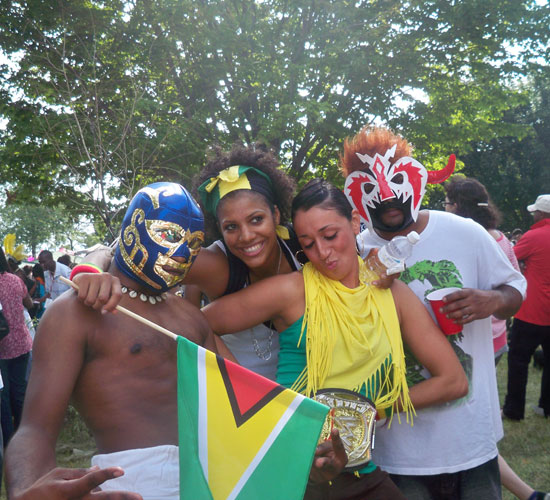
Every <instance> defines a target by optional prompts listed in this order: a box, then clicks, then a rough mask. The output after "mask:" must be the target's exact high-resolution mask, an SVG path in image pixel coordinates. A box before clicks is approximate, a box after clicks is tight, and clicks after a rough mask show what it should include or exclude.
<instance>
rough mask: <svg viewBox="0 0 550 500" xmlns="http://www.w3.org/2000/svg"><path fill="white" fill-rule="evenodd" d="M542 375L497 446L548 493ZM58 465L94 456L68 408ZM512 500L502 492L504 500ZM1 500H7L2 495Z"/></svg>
mask: <svg viewBox="0 0 550 500" xmlns="http://www.w3.org/2000/svg"><path fill="white" fill-rule="evenodd" d="M506 376H507V360H506V355H505V356H503V358H502V360H501V361H500V363H499V364H498V367H497V379H498V388H499V394H500V402H501V406H502V403H503V400H504V395H505V394H506ZM540 379H541V371H540V370H537V369H535V368H533V366H532V365H531V367H530V368H529V382H528V384H527V405H526V406H527V408H526V410H525V420H523V421H522V422H511V421H509V420H504V422H503V423H504V438H503V439H502V440H501V441H500V443H499V450H500V453H501V455H502V456H503V457H504V458H505V459H506V461H507V462H508V464H510V466H511V467H512V468H513V469H514V470H515V472H516V473H517V474H518V475H519V476H520V477H521V478H522V479H523V480H524V481H525V482H527V483H528V484H530V485H531V486H532V487H533V488H535V489H538V490H540V491H550V473H549V471H550V419H544V418H542V417H539V416H538V415H535V414H534V413H533V411H532V410H531V409H530V408H529V405H530V404H537V403H538V398H539V392H540ZM56 453H57V461H58V464H59V466H61V467H88V466H89V464H90V457H91V456H92V455H93V454H94V453H95V446H94V442H93V439H92V437H91V435H90V433H89V432H88V430H87V429H86V426H85V425H84V424H83V422H82V420H81V419H80V417H79V416H78V414H77V413H76V411H75V410H74V409H73V408H72V407H71V408H69V410H68V412H67V416H66V418H65V426H64V428H63V430H62V432H61V436H60V438H59V440H58V444H57V449H56ZM514 498H515V497H514V496H513V495H511V494H510V493H509V492H508V491H506V490H503V500H513V499H514ZM0 500H6V494H5V492H4V491H2V494H1V495H0Z"/></svg>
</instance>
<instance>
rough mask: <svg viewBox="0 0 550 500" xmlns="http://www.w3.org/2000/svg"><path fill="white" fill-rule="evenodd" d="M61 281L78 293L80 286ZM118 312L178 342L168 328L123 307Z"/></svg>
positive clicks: (118, 308) (63, 279)
mask: <svg viewBox="0 0 550 500" xmlns="http://www.w3.org/2000/svg"><path fill="white" fill-rule="evenodd" d="M59 279H60V280H61V281H62V282H63V283H65V284H66V285H69V286H71V287H73V288H74V289H75V290H76V291H78V285H77V284H76V283H73V282H72V281H71V280H68V279H67V278H65V277H64V276H59ZM115 309H116V310H117V311H120V312H121V313H122V314H126V315H127V316H130V317H131V318H134V319H135V320H137V321H139V322H140V323H143V324H144V325H147V326H149V327H151V328H153V329H154V330H156V331H157V332H160V333H164V335H167V336H168V337H171V338H173V339H174V340H177V339H178V337H179V335H176V334H175V333H174V332H171V331H170V330H167V329H166V328H164V327H162V326H160V325H157V324H156V323H153V322H152V321H149V320H148V319H145V318H144V317H143V316H140V315H139V314H136V313H135V312H132V311H130V310H129V309H126V308H125V307H122V306H116V308H115Z"/></svg>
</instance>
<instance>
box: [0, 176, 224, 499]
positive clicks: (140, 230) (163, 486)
mask: <svg viewBox="0 0 550 500" xmlns="http://www.w3.org/2000/svg"><path fill="white" fill-rule="evenodd" d="M202 224H203V222H202V214H201V212H200V210H199V208H198V206H197V205H196V203H195V202H194V200H193V199H192V198H191V196H190V195H189V194H188V193H187V191H185V189H184V188H182V187H181V186H179V185H177V184H172V183H156V184H152V185H150V186H147V187H145V188H143V189H142V190H140V191H139V192H138V193H137V194H136V196H135V197H134V198H133V200H132V201H131V203H130V206H129V208H128V211H127V213H126V216H125V218H124V221H123V225H122V230H121V238H120V245H119V247H118V248H117V252H116V255H115V257H114V259H113V262H112V264H111V267H110V269H109V273H110V274H111V275H113V276H116V277H118V279H119V280H120V283H121V284H122V287H123V288H122V291H123V294H122V299H121V301H120V304H121V305H122V306H124V307H126V308H128V309H130V310H131V311H134V312H135V313H137V314H139V315H141V316H144V317H145V318H147V319H149V320H150V321H152V322H154V323H157V324H159V325H162V326H163V327H165V328H167V329H169V330H171V331H173V332H176V333H179V334H181V335H183V336H185V337H187V338H188V339H190V340H192V341H193V342H195V343H197V344H199V345H201V346H204V347H205V348H207V349H210V350H212V351H216V348H215V344H214V339H213V335H212V332H211V331H210V328H209V327H208V324H207V322H206V320H205V319H204V317H203V316H202V315H201V313H200V312H199V310H198V309H197V308H195V307H194V306H192V305H191V304H190V303H188V302H187V301H185V300H183V299H181V298H180V297H177V296H175V295H173V294H166V293H165V292H166V291H167V290H168V289H169V288H171V287H173V286H175V285H176V284H177V283H179V282H180V281H181V280H182V279H183V277H184V276H185V274H186V273H187V271H188V270H189V268H190V266H191V264H192V262H193V259H194V257H195V256H196V254H197V253H198V250H199V248H200V245H201V243H202V241H203V230H202V228H203V225H202ZM106 278H107V276H106ZM75 282H76V283H78V277H76V278H75ZM134 291H135V292H137V296H136V294H135V293H134ZM81 292H82V293H84V292H85V291H84V290H83V291H81ZM124 292H126V293H124ZM140 294H143V296H142V297H144V298H145V300H143V298H141V297H140ZM176 375H177V370H176V344H175V342H174V340H173V339H171V338H169V337H166V336H164V335H162V334H160V333H158V332H156V331H154V330H153V329H151V328H149V327H146V326H143V325H141V324H140V323H137V322H135V321H134V320H131V319H129V318H127V317H126V316H125V315H122V314H101V313H100V312H99V311H96V310H94V309H92V308H89V307H87V306H86V305H84V304H83V303H82V302H81V301H80V300H78V298H77V295H76V294H75V293H73V292H66V293H65V294H64V295H62V296H61V297H60V298H59V299H58V300H56V301H55V302H54V303H53V304H52V305H51V306H50V307H49V308H48V310H47V311H46V313H45V314H44V316H43V318H42V320H41V322H40V328H39V330H38V333H37V335H36V339H35V343H34V348H33V369H32V375H31V378H30V381H29V385H28V389H27V395H26V399H25V406H24V410H23V417H22V421H21V425H20V427H19V430H18V432H17V433H16V434H15V435H14V437H13V438H12V440H11V442H10V445H9V449H8V451H7V454H6V473H7V484H8V495H9V498H10V499H13V500H36V499H37V498H40V499H55V500H58V499H69V498H71V499H80V498H82V499H86V500H88V499H92V498H101V499H111V500H114V499H125V500H138V499H141V498H143V499H145V500H148V499H150V500H152V499H158V498H166V499H168V498H170V499H172V498H173V499H178V498H179V477H178V473H179V472H178V453H177V444H178V432H177V399H176V387H177V380H176ZM69 401H71V402H72V404H73V405H74V406H75V407H76V408H77V410H78V411H79V413H80V415H81V416H82V418H83V419H84V421H85V422H86V424H87V425H88V427H89V428H90V430H91V432H92V433H93V436H94V439H95V442H96V445H97V449H98V452H99V454H100V455H99V456H96V457H94V458H93V459H92V464H98V465H99V466H100V467H101V468H100V469H99V470H98V469H92V470H71V469H56V468H55V467H56V460H55V443H56V440H57V437H58V435H59V432H60V429H61V427H62V425H63V420H64V416H65V411H66V409H67V405H68V404H69ZM143 448H145V450H143ZM112 454H114V455H112ZM136 455H138V458H137V459H136ZM132 460H133V461H134V463H135V462H136V461H137V462H141V463H139V464H138V467H135V466H133V464H132ZM114 465H120V466H122V467H123V468H124V471H123V470H122V469H120V468H118V467H111V466H114ZM161 469H162V472H163V475H162V480H161V475H160V472H159V471H160V470H161ZM123 473H124V475H122V474H123ZM120 476H122V477H120ZM111 478H116V479H114V480H110V481H107V482H106V483H103V484H102V485H101V488H102V489H103V490H104V491H102V492H93V489H94V488H95V487H96V486H97V485H99V484H100V483H102V481H105V480H107V479H111ZM144 478H145V480H144ZM146 479H152V484H146V483H147V481H146ZM118 482H120V483H118ZM134 482H135V483H136V486H129V485H133V483H134ZM138 485H139V486H138ZM112 490H132V491H135V493H130V492H129V491H118V492H117V491H112ZM138 493H139V494H138Z"/></svg>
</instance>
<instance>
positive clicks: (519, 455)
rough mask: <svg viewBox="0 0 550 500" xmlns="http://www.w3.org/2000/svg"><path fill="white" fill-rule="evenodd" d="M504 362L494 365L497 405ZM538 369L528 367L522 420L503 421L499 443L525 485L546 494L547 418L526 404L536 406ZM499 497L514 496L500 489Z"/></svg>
mask: <svg viewBox="0 0 550 500" xmlns="http://www.w3.org/2000/svg"><path fill="white" fill-rule="evenodd" d="M507 368H508V366H507V360H506V357H505V356H504V357H503V359H502V360H501V361H500V363H499V364H498V366H497V381H498V392H499V394H500V404H501V407H502V404H503V402H504V396H505V394H506V379H507ZM541 375H542V372H541V370H538V369H535V368H533V364H532V363H531V366H530V368H529V381H528V383H527V403H526V408H525V419H524V420H522V421H521V422H513V421H510V420H506V419H504V420H503V424H504V438H503V439H502V440H501V441H500V442H499V445H498V448H499V451H500V454H501V455H502V456H503V457H504V458H505V459H506V461H507V462H508V464H509V465H510V466H511V467H512V469H514V471H515V472H516V474H517V475H518V476H519V477H521V478H522V479H523V480H524V481H525V482H526V483H527V484H529V485H530V486H531V487H533V488H535V489H536V490H539V491H547V492H548V491H550V419H545V418H542V417H539V416H538V415H535V413H534V412H533V411H532V410H531V408H530V405H532V404H535V405H536V404H538V401H539V396H540V380H541ZM502 498H503V499H504V500H512V499H514V498H516V497H514V496H513V495H511V494H510V493H509V492H508V491H506V490H504V491H503V495H502Z"/></svg>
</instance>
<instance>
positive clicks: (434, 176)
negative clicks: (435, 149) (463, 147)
mask: <svg viewBox="0 0 550 500" xmlns="http://www.w3.org/2000/svg"><path fill="white" fill-rule="evenodd" d="M455 160H456V156H455V155H451V156H449V161H448V162H447V166H446V167H445V168H443V169H441V170H429V171H428V183H429V184H440V183H441V182H443V181H446V180H447V179H448V178H449V177H450V176H451V175H452V173H453V172H454V171H455Z"/></svg>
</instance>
